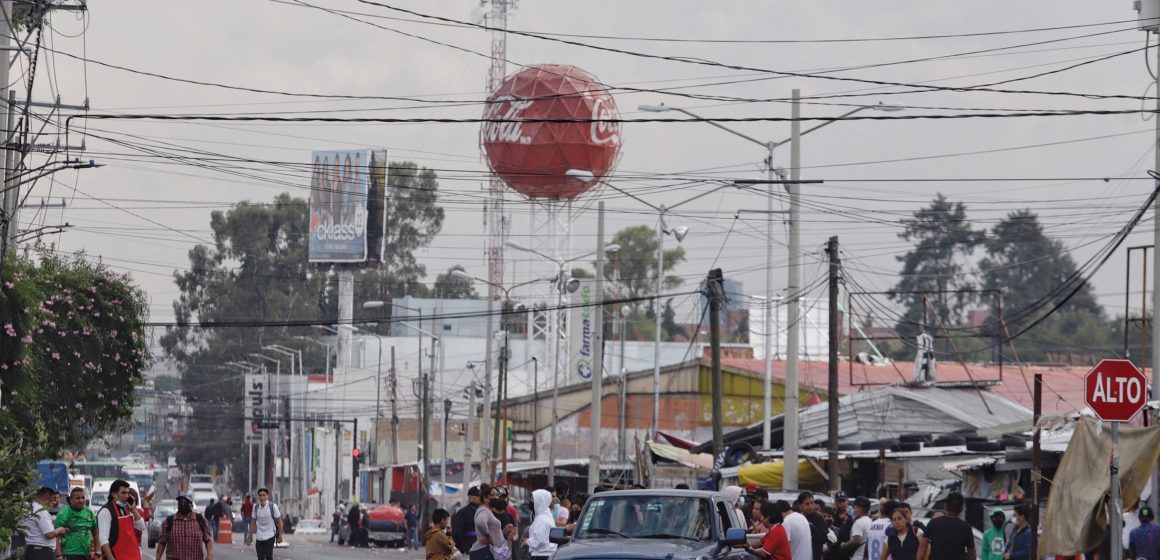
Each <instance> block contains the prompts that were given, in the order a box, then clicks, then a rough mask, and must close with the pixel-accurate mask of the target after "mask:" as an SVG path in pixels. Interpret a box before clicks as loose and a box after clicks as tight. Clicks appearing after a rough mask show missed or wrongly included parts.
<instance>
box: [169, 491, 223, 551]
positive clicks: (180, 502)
mask: <svg viewBox="0 0 1160 560" xmlns="http://www.w3.org/2000/svg"><path fill="white" fill-rule="evenodd" d="M213 543H214V539H213V535H212V533H211V532H210V528H209V522H208V521H206V518H205V516H203V515H201V514H200V513H197V512H195V511H193V498H192V497H191V496H190V495H189V494H185V493H182V494H178V495H177V513H175V514H173V515H170V516H169V517H166V518H165V520H164V521H162V522H161V536H160V537H158V539H157V556H156V558H157V560H166V559H168V560H213ZM167 553H168V556H166V554H167Z"/></svg>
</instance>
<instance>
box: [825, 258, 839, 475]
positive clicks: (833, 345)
mask: <svg viewBox="0 0 1160 560" xmlns="http://www.w3.org/2000/svg"><path fill="white" fill-rule="evenodd" d="M826 254H827V255H829V256H830V301H829V305H830V309H829V311H830V318H829V323H830V325H829V327H830V329H829V330H830V341H829V347H830V364H829V365H830V372H829V373H830V379H829V386H828V387H827V390H826V409H827V412H828V413H829V423H830V425H829V433H828V437H827V440H828V441H827V448H828V451H829V453H828V455H829V460H827V461H826V470H827V471H828V473H827V474H828V475H829V477H830V492H831V493H832V492H837V491H838V490H841V489H842V484H841V481H839V480H838V338H839V336H838V278H839V276H840V273H841V270H842V264H841V261H840V260H839V259H838V236H836V235H835V236H833V237H831V238H830V241H829V243H826Z"/></svg>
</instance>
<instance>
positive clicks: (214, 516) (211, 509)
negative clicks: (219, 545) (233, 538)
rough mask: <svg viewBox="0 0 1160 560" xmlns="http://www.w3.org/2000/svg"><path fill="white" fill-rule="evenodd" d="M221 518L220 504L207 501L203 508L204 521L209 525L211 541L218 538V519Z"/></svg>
mask: <svg viewBox="0 0 1160 560" xmlns="http://www.w3.org/2000/svg"><path fill="white" fill-rule="evenodd" d="M221 516H222V503H221V502H220V501H218V500H214V499H213V498H210V499H209V505H208V506H205V520H206V521H207V522H208V523H209V530H210V532H212V533H213V540H215V541H216V540H217V538H218V518H219V517H221Z"/></svg>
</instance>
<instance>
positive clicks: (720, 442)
mask: <svg viewBox="0 0 1160 560" xmlns="http://www.w3.org/2000/svg"><path fill="white" fill-rule="evenodd" d="M705 291H707V292H709V345H710V347H711V348H712V356H713V458H714V459H716V458H717V457H718V456H720V454H721V450H722V449H723V448H724V445H725V427H724V419H723V418H722V416H724V413H725V407H724V405H723V404H722V387H721V300H723V299H725V286H724V278H723V277H722V275H721V269H720V268H714V269H713V270H710V271H709V277H708V278H707V279H706V280H705Z"/></svg>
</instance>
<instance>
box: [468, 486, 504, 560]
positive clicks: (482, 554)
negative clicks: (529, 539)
mask: <svg viewBox="0 0 1160 560" xmlns="http://www.w3.org/2000/svg"><path fill="white" fill-rule="evenodd" d="M487 490H489V491H490V490H491V488H490V487H487ZM481 491H482V490H481ZM489 493H490V492H489ZM501 514H507V502H505V501H503V500H502V499H500V498H492V499H491V500H490V501H488V503H487V507H480V508H479V509H478V510H477V511H476V512H475V535H476V536H475V544H474V545H472V546H471V552H470V558H471V560H508V559H510V558H511V556H512V553H511V541H514V540H515V527H514V526H512V525H508V526H506V527H505V526H503V525H502V524H501V523H500V520H499V515H501Z"/></svg>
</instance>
